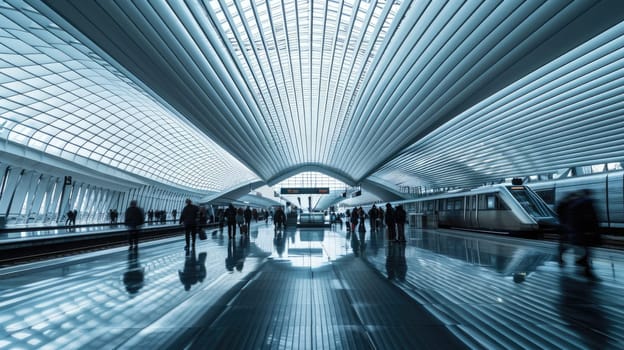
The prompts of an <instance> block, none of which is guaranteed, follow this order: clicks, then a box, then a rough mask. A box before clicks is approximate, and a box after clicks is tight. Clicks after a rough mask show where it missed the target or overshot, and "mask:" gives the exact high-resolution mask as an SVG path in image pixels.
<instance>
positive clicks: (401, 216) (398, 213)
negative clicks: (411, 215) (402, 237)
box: [394, 205, 407, 225]
mask: <svg viewBox="0 0 624 350" xmlns="http://www.w3.org/2000/svg"><path fill="white" fill-rule="evenodd" d="M406 219H407V213H406V212H405V209H403V207H402V206H400V205H399V206H397V207H396V208H395V209H394V220H395V221H396V223H397V224H399V225H402V224H405V221H406Z"/></svg>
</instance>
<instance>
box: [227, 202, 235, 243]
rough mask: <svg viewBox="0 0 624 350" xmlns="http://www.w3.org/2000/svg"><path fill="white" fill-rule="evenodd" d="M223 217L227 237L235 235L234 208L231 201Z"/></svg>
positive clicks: (231, 237)
mask: <svg viewBox="0 0 624 350" xmlns="http://www.w3.org/2000/svg"><path fill="white" fill-rule="evenodd" d="M224 217H225V219H226V221H227V225H228V238H230V239H233V238H235V237H236V208H234V205H233V204H232V203H230V205H229V206H228V207H227V209H226V210H225V215H224Z"/></svg>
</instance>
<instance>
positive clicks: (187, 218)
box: [180, 204, 199, 226]
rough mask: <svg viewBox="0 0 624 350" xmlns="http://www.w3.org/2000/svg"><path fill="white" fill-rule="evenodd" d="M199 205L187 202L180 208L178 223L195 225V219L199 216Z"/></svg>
mask: <svg viewBox="0 0 624 350" xmlns="http://www.w3.org/2000/svg"><path fill="white" fill-rule="evenodd" d="M198 214H199V207H198V206H196V205H194V204H188V205H187V206H186V207H184V209H182V214H180V223H181V224H184V226H190V225H196V224H197V219H198V218H199V216H198Z"/></svg>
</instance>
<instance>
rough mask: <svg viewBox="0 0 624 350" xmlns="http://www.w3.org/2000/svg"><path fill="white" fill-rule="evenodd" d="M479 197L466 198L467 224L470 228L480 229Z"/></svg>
mask: <svg viewBox="0 0 624 350" xmlns="http://www.w3.org/2000/svg"><path fill="white" fill-rule="evenodd" d="M477 208H478V205H477V196H476V195H475V196H466V224H467V225H468V226H469V227H479V221H478V215H477V214H478V211H477Z"/></svg>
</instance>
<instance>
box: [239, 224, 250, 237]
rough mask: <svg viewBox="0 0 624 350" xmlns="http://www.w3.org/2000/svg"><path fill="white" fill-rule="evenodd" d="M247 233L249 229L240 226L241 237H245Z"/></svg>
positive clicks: (245, 226)
mask: <svg viewBox="0 0 624 350" xmlns="http://www.w3.org/2000/svg"><path fill="white" fill-rule="evenodd" d="M248 231H249V229H248V228H247V225H242V226H241V234H242V235H246V234H247V233H249V232H248Z"/></svg>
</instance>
